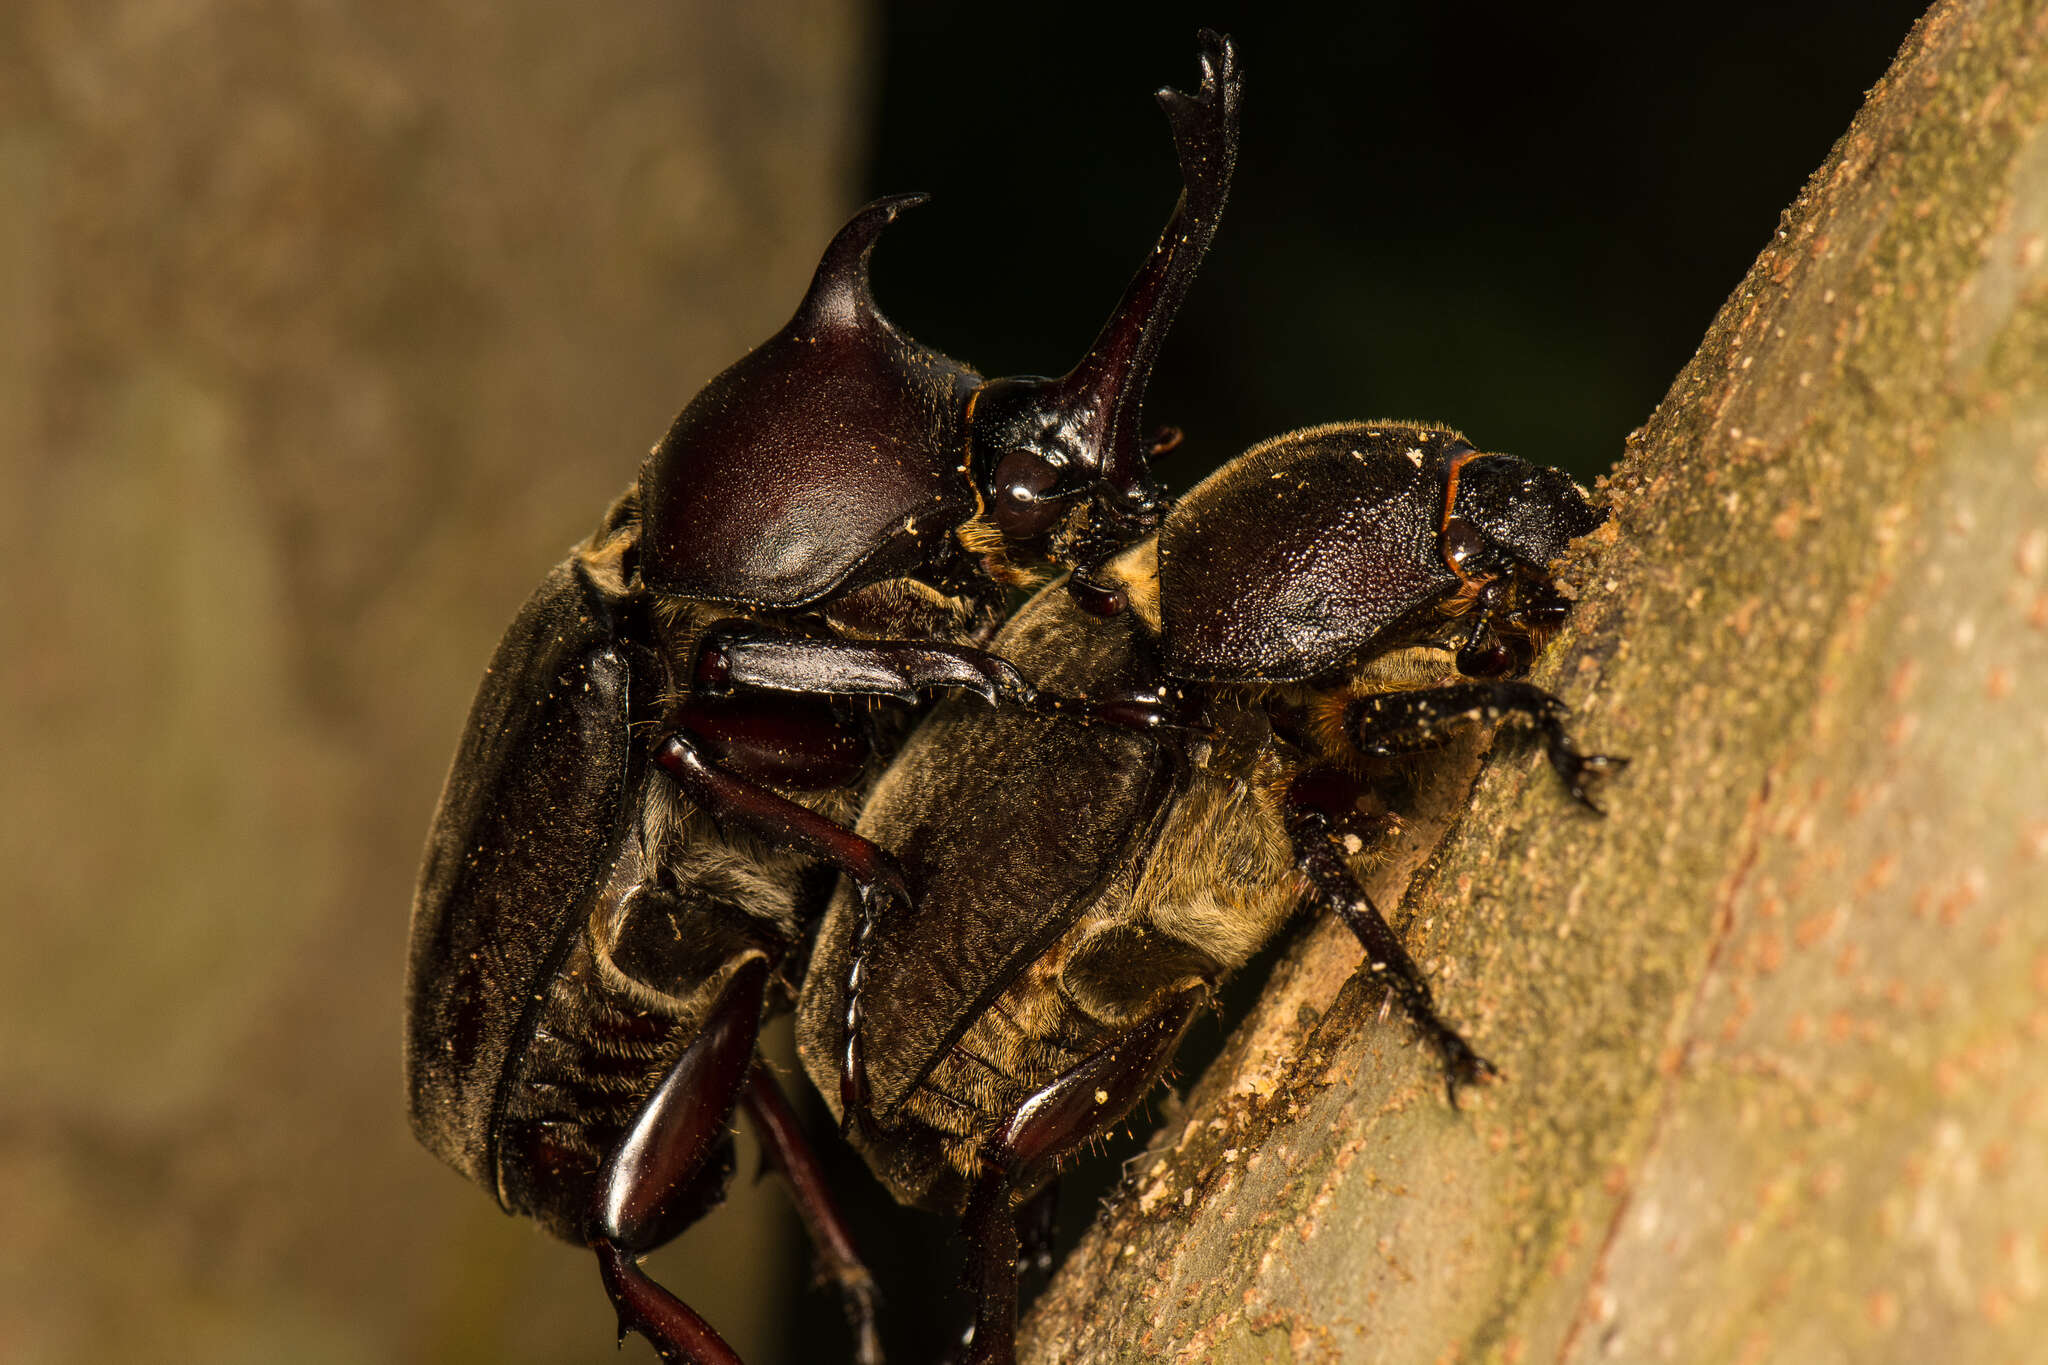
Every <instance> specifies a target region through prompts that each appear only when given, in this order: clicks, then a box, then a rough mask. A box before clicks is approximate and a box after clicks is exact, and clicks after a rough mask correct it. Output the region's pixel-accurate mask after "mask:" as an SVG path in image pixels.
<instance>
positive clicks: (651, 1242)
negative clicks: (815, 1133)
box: [590, 957, 768, 1365]
mask: <svg viewBox="0 0 2048 1365" xmlns="http://www.w3.org/2000/svg"><path fill="white" fill-rule="evenodd" d="M767 984H768V963H767V962H766V961H765V960H764V959H762V958H758V957H756V958H753V959H751V960H749V961H747V962H745V963H743V964H742V965H741V966H740V967H739V968H738V969H737V970H736V971H735V972H734V973H733V974H732V979H731V980H730V981H728V982H727V983H726V986H725V989H724V990H723V991H722V992H721V993H720V995H719V997H718V1000H717V1003H715V1004H714V1005H713V1006H712V1007H711V1010H710V1012H709V1014H707V1015H706V1016H705V1020H704V1024H703V1026H702V1028H700V1029H699V1030H698V1033H697V1036H696V1037H695V1038H693V1039H691V1040H690V1043H689V1045H688V1046H687V1047H685V1048H684V1049H683V1052H682V1055H681V1056H679V1057H678V1058H676V1060H675V1063H674V1065H672V1066H670V1067H669V1070H668V1074H667V1075H666V1076H664V1077H663V1078H662V1081H661V1084H660V1085H659V1086H658V1087H657V1088H656V1089H655V1091H654V1093H653V1094H652V1095H650V1096H649V1097H648V1099H647V1101H646V1103H644V1104H643V1105H641V1106H640V1110H639V1112H638V1113H637V1114H636V1115H635V1116H634V1118H633V1121H632V1123H631V1125H630V1126H629V1127H628V1128H627V1130H626V1135H625V1137H624V1138H623V1139H621V1140H620V1142H619V1144H618V1146H616V1147H615V1148H613V1149H612V1152H611V1154H610V1155H609V1156H608V1157H606V1158H605V1162H604V1167H603V1169H602V1170H600V1171H599V1173H598V1180H597V1189H596V1191H595V1199H594V1202H593V1207H592V1209H591V1228H590V1245H591V1249H592V1250H593V1251H595V1252H596V1253H597V1263H598V1271H599V1273H600V1274H601V1275H603V1277H604V1285H605V1291H606V1292H607V1293H608V1294H610V1295H611V1299H612V1306H613V1307H614V1308H615V1309H617V1311H618V1314H619V1336H620V1338H621V1339H622V1340H623V1339H624V1337H625V1335H626V1333H627V1332H638V1333H640V1335H642V1336H644V1337H646V1338H647V1340H648V1341H650V1342H651V1343H653V1345H654V1349H655V1350H656V1351H657V1352H659V1353H660V1355H661V1358H662V1359H663V1360H666V1361H671V1362H675V1363H676V1365H739V1357H738V1356H737V1355H735V1354H733V1351H732V1348H731V1347H730V1346H727V1345H726V1344H725V1342H724V1341H723V1340H722V1339H721V1338H720V1337H719V1335H718V1333H717V1332H716V1331H715V1330H713V1329H712V1327H711V1325H710V1324H709V1323H707V1322H705V1321H704V1319H703V1318H701V1317H699V1316H698V1315H697V1313H696V1312H695V1311H694V1310H693V1309H691V1307H690V1306H689V1305H688V1304H686V1303H684V1302H683V1301H682V1300H681V1299H679V1298H677V1297H676V1296H675V1295H673V1294H671V1293H669V1292H668V1291H667V1290H666V1289H663V1288H662V1287H661V1286H660V1285H658V1284H656V1283H655V1282H654V1281H653V1280H651V1279H649V1278H648V1277H647V1276H646V1275H645V1274H643V1273H642V1272H641V1270H640V1267H639V1266H638V1265H637V1264H636V1261H637V1258H638V1257H640V1256H642V1255H645V1254H646V1253H647V1252H650V1251H652V1250H654V1249H655V1248H656V1247H658V1246H661V1245H662V1244H663V1243H665V1242H667V1241H668V1240H669V1239H670V1238H672V1237H674V1236H675V1235H676V1234H677V1233H679V1232H681V1231H682V1230H683V1229H684V1228H685V1227H687V1226H688V1225H689V1224H690V1223H692V1222H694V1221H696V1219H697V1218H698V1217H700V1216H701V1215H702V1214H703V1213H704V1212H705V1211H706V1209H708V1208H709V1207H710V1206H711V1205H712V1204H714V1203H716V1202H717V1199H718V1197H719V1195H721V1194H722V1193H723V1192H724V1176H725V1174H726V1172H727V1171H728V1170H729V1169H730V1166H729V1162H730V1154H731V1150H732V1146H731V1136H730V1130H731V1123H732V1111H733V1107H734V1104H735V1103H736V1101H737V1100H738V1099H739V1095H740V1090H741V1087H742V1086H743V1085H744V1084H745V1083H746V1079H747V1075H748V1069H749V1068H750V1067H751V1066H752V1064H753V1060H754V1041H755V1035H756V1034H757V1033H758V1032H759V1031H760V1025H761V1002H762V998H763V996H764V994H765V993H766V990H767Z"/></svg>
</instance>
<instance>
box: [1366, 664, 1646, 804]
mask: <svg viewBox="0 0 2048 1365" xmlns="http://www.w3.org/2000/svg"><path fill="white" fill-rule="evenodd" d="M1570 714H1571V712H1570V710H1569V709H1567V708H1566V706H1565V704H1564V703H1563V702H1561V701H1559V700H1558V699H1557V698H1556V697H1554V696H1552V695H1551V694H1550V693H1548V692H1546V691H1544V690H1543V689H1542V688H1540V687H1537V686H1536V685H1535V684H1533V683H1526V682H1475V683H1453V684H1451V685H1450V686H1448V687H1429V688H1423V689H1421V690H1419V691H1414V692H1381V693H1376V694H1375V695H1373V696H1370V697H1362V698H1360V699H1359V700H1358V701H1356V702H1353V703H1352V706H1351V710H1350V713H1349V715H1347V717H1346V718H1345V729H1346V731H1347V733H1348V734H1349V735H1350V737H1351V741H1352V742H1353V743H1354V744H1356V745H1357V746H1358V749H1359V752H1360V753H1363V754H1366V755H1368V756H1370V757H1373V758H1391V757H1394V756H1396V755H1399V754H1412V753H1416V752H1419V751H1421V750H1424V749H1430V748H1434V747H1435V746H1436V745H1438V744H1441V743H1442V742H1443V741H1444V738H1445V735H1446V732H1447V731H1448V730H1449V729H1450V728H1451V727H1453V726H1456V725H1459V724H1463V723H1467V722H1475V721H1476V722H1492V721H1498V720H1505V719H1508V718H1510V717H1513V718H1516V719H1520V720H1523V721H1526V722H1527V723H1529V724H1531V725H1533V726H1535V727H1536V728H1537V730H1538V731H1540V732H1541V733H1542V736H1543V744H1544V752H1545V754H1546V755H1547V756H1548V757H1549V759H1550V766H1551V767H1552V768H1553V769H1555V770H1556V771H1557V775H1558V776H1559V777H1560V778H1562V779H1564V785H1565V789H1566V790H1567V791H1569V792H1570V793H1571V794H1572V799H1573V800H1575V801H1577V802H1578V803H1579V804H1580V805H1582V806H1584V807H1585V808H1586V809H1587V810H1590V811H1592V812H1593V813H1594V814H1595V815H1604V814H1605V813H1606V812H1604V811H1602V810H1601V809H1600V807H1599V806H1598V805H1597V804H1595V802H1594V801H1593V798H1592V796H1591V795H1590V794H1588V791H1587V782H1588V779H1590V778H1593V777H1597V776H1599V775H1600V774H1602V773H1607V772H1613V771H1616V770H1618V769H1620V768H1622V767H1624V766H1626V765H1627V763H1628V760H1627V759H1625V758H1616V757H1613V756H1612V755H1609V754H1583V753H1580V752H1579V750H1578V748H1577V747H1576V746H1574V745H1573V743H1572V741H1571V737H1570V736H1569V735H1567V734H1566V733H1565V728H1564V721H1565V717H1566V716H1568V715H1570Z"/></svg>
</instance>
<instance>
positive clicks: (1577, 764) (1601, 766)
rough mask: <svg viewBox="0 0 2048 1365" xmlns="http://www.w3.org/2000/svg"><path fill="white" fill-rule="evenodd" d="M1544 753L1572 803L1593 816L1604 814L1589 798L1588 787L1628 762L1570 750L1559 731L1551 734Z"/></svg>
mask: <svg viewBox="0 0 2048 1365" xmlns="http://www.w3.org/2000/svg"><path fill="white" fill-rule="evenodd" d="M1547 753H1548V756H1549V758H1550V766H1551V767H1552V768H1553V769H1554V770H1556V772H1557V775H1558V777H1560V778H1561V779H1563V781H1564V787H1565V790H1566V791H1568V792H1570V793H1571V798H1572V800H1574V801H1576V802H1578V803H1579V804H1580V805H1582V806H1584V807H1585V808H1586V809H1587V810H1589V811H1591V812H1593V814H1595V815H1602V816H1604V815H1606V814H1607V812H1606V810H1605V809H1603V808H1602V807H1601V805H1600V803H1599V802H1597V801H1595V800H1594V799H1593V796H1592V792H1591V790H1590V785H1589V784H1590V783H1591V781H1592V780H1593V779H1596V778H1602V777H1605V776H1606V775H1607V774H1609V773H1617V772H1620V771H1621V770H1622V769H1623V768H1626V767H1627V766H1628V760H1627V759H1625V758H1622V757H1619V756H1617V755H1615V754H1582V753H1580V752H1579V751H1578V750H1577V749H1574V748H1573V747H1572V744H1571V741H1570V740H1568V739H1566V738H1565V737H1564V733H1563V732H1562V731H1561V730H1560V731H1553V732H1552V733H1551V736H1550V743H1549V746H1548V748H1547Z"/></svg>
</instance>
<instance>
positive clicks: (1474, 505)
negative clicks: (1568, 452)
mask: <svg viewBox="0 0 2048 1365" xmlns="http://www.w3.org/2000/svg"><path fill="white" fill-rule="evenodd" d="M1442 506H1443V524H1442V528H1441V530H1440V532H1439V535H1438V545H1439V549H1440V551H1441V553H1442V555H1443V559H1444V563H1445V565H1446V567H1448V568H1449V569H1450V570H1451V572H1452V573H1453V574H1454V575H1455V576H1456V577H1457V579H1458V590H1457V592H1456V593H1454V594H1453V595H1452V596H1451V597H1450V598H1448V599H1447V600H1446V601H1445V603H1444V605H1443V608H1442V610H1443V612H1444V614H1445V615H1447V616H1453V617H1459V616H1463V617H1469V618H1470V628H1469V629H1468V630H1467V631H1466V632H1465V634H1464V636H1463V639H1462V640H1461V641H1460V642H1459V644H1458V653H1457V660H1458V671H1459V672H1461V673H1464V674H1467V675H1469V676H1472V677H1481V678H1486V677H1504V676H1507V675H1510V674H1519V673H1524V672H1527V671H1528V668H1529V665H1530V664H1531V663H1532V662H1533V661H1534V660H1535V657H1536V652H1537V651H1538V650H1539V649H1541V648H1542V645H1543V641H1544V640H1545V639H1546V638H1547V637H1548V636H1549V635H1550V634H1551V632H1553V631H1555V630H1556V629H1557V628H1558V627H1559V626H1561V625H1563V624H1564V622H1565V618H1566V617H1568V616H1569V615H1570V614H1571V600H1570V599H1569V598H1567V597H1566V596H1565V595H1564V594H1563V593H1562V592H1560V591H1558V588H1557V583H1556V581H1555V580H1554V579H1552V578H1551V576H1550V572H1549V569H1548V568H1547V566H1548V565H1549V564H1550V562H1551V561H1552V560H1554V559H1556V558H1557V557H1558V556H1559V555H1561V554H1563V553H1564V550H1565V547H1566V546H1568V545H1570V544H1571V542H1572V541H1574V540H1576V539H1577V538H1578V537H1580V536H1583V535H1586V534H1587V533H1589V532H1591V531H1593V530H1594V529H1595V528H1597V527H1598V526H1599V525H1600V524H1601V523H1602V522H1604V521H1606V520H1607V509H1606V508H1604V507H1599V508H1596V507H1594V506H1592V505H1591V504H1590V503H1588V502H1587V501H1586V494H1585V490H1583V489H1581V488H1580V487H1579V486H1578V485H1577V484H1575V483H1573V482H1572V480H1571V478H1570V477H1569V476H1568V475H1566V474H1565V473H1564V472H1563V471H1562V470H1558V469H1548V468H1541V467H1538V466H1535V465H1532V464H1529V463H1528V462H1527V461H1525V460H1522V459H1518V458H1517V457H1515V456H1513V455H1482V454H1480V453H1479V452H1478V451H1475V450H1473V449H1472V448H1471V447H1470V446H1469V445H1465V444H1464V443H1463V442H1460V443H1459V444H1458V445H1457V446H1454V447H1452V448H1450V449H1448V450H1446V451H1445V453H1444V495H1443V503H1442Z"/></svg>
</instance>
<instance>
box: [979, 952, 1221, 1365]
mask: <svg viewBox="0 0 2048 1365" xmlns="http://www.w3.org/2000/svg"><path fill="white" fill-rule="evenodd" d="M1204 994H1205V988H1203V987H1199V986H1198V987H1191V988H1189V989H1187V990H1183V991H1181V992H1179V993H1178V994H1176V995H1173V996H1170V997H1168V999H1167V1000H1166V1002H1165V1004H1164V1005H1163V1007H1162V1008H1161V1009H1160V1010H1159V1011H1158V1012H1157V1013H1155V1014H1153V1015H1152V1016H1151V1017H1150V1018H1148V1019H1146V1020H1145V1021H1144V1022H1142V1023H1140V1024H1138V1025H1137V1026H1135V1027H1134V1028H1132V1029H1130V1030H1129V1031H1128V1032H1125V1033H1122V1034H1120V1035H1119V1036H1118V1037H1117V1039H1116V1041H1115V1042H1113V1043H1111V1044H1110V1045H1109V1046H1108V1047H1105V1048H1103V1049H1102V1050H1101V1051H1100V1052H1097V1053H1094V1054H1092V1055H1091V1056H1089V1057H1087V1058H1085V1059H1083V1060H1082V1061H1080V1062H1078V1063H1077V1064H1075V1065H1074V1066H1073V1067H1072V1068H1071V1069H1069V1070H1067V1071H1066V1072H1064V1073H1062V1074H1061V1075H1059V1076H1057V1077H1055V1078H1054V1079H1053V1080H1052V1081H1050V1082H1049V1083H1048V1084H1046V1085H1045V1086H1044V1087H1042V1088H1041V1089H1039V1090H1037V1091H1035V1092H1033V1093H1032V1094H1031V1095H1030V1096H1029V1097H1027V1098H1026V1099H1025V1101H1024V1102H1023V1103H1022V1104H1020V1105H1018V1106H1017V1111H1016V1112H1015V1113H1014V1114H1012V1115H1011V1116H1010V1119H1009V1122H1007V1123H1005V1124H1004V1125H1003V1127H1002V1129H1001V1130H1000V1131H999V1132H998V1133H997V1134H996V1135H995V1136H994V1137H991V1138H990V1139H989V1140H988V1141H987V1142H986V1143H984V1144H983V1145H982V1149H981V1158H982V1171H981V1175H980V1177H979V1178H978V1179H977V1180H976V1181H975V1185H974V1191H973V1193H972V1194H971V1195H970V1196H969V1198H968V1201H967V1213H966V1223H967V1236H968V1240H969V1242H970V1243H971V1245H972V1248H973V1251H972V1255H971V1257H970V1260H969V1265H968V1273H969V1275H970V1276H971V1277H972V1282H973V1288H974V1298H975V1309H974V1331H973V1336H972V1339H971V1346H970V1352H969V1355H968V1360H969V1362H970V1365H1011V1363H1012V1362H1013V1361H1014V1360H1015V1359H1016V1351H1017V1281H1018V1262H1019V1260H1020V1259H1021V1258H1022V1256H1023V1255H1024V1253H1025V1251H1026V1250H1027V1249H1028V1248H1027V1242H1026V1237H1027V1235H1028V1234H1034V1233H1035V1232H1036V1229H1035V1228H1034V1227H1033V1226H1031V1224H1032V1223H1033V1222H1034V1221H1035V1220H1036V1219H1037V1218H1038V1217H1040V1216H1042V1215H1043V1213H1044V1212H1045V1210H1044V1208H1043V1206H1037V1207H1034V1205H1033V1204H1032V1203H1030V1202H1029V1201H1027V1202H1026V1203H1025V1204H1023V1205H1022V1206H1021V1207H1020V1205H1019V1204H1018V1201H1017V1193H1018V1190H1019V1189H1020V1188H1029V1187H1031V1186H1034V1185H1037V1184H1039V1183H1041V1182H1042V1181H1043V1180H1044V1179H1045V1178H1046V1177H1047V1176H1048V1175H1050V1174H1051V1173H1052V1172H1054V1171H1056V1170H1057V1169H1058V1167H1059V1164H1060V1162H1061V1161H1062V1160H1064V1159H1065V1158H1066V1157H1067V1156H1069V1155H1071V1154H1072V1153H1073V1152H1075V1151H1076V1150H1078V1149H1079V1148H1081V1147H1083V1146H1085V1145H1087V1143H1088V1142H1089V1141H1090V1140H1092V1139H1093V1138H1095V1137H1096V1136H1098V1135H1099V1134H1100V1133H1101V1132H1102V1131H1103V1129H1105V1128H1106V1127H1108V1126H1109V1125H1110V1124H1112V1123H1115V1122H1116V1121H1117V1120H1118V1119H1120V1118H1122V1117H1123V1115H1125V1114H1126V1113H1128V1112H1130V1110H1131V1108H1132V1106H1133V1105H1135V1104H1137V1102H1138V1101H1139V1100H1140V1099H1141V1098H1143V1097H1144V1095H1145V1092H1147V1091H1148V1090H1150V1089H1151V1088H1152V1087H1153V1085H1154V1084H1155V1083H1156V1082H1157V1081H1158V1080H1159V1074H1160V1073H1161V1072H1162V1071H1164V1070H1165V1069H1166V1064H1167V1063H1168V1062H1169V1061H1171V1060H1172V1058H1173V1054H1174V1050H1175V1049H1176V1048H1177V1047H1178V1046H1179V1045H1180V1040H1181V1035H1182V1034H1184V1033H1185V1032H1187V1026H1188V1021H1189V1020H1190V1019H1192V1018H1193V1017H1194V1013H1195V1005H1196V1004H1197V1002H1199V1001H1200V999H1201V998H1202V996H1203V995H1204ZM1034 1240H1035V1239H1034Z"/></svg>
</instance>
